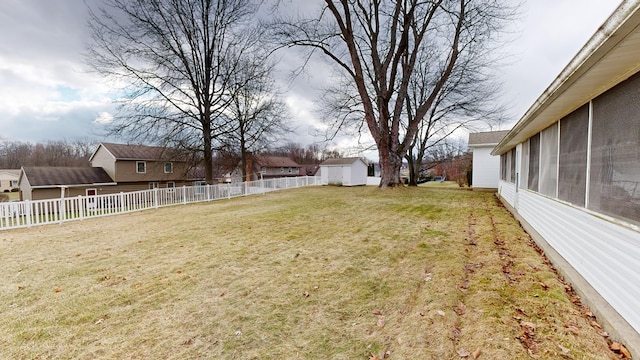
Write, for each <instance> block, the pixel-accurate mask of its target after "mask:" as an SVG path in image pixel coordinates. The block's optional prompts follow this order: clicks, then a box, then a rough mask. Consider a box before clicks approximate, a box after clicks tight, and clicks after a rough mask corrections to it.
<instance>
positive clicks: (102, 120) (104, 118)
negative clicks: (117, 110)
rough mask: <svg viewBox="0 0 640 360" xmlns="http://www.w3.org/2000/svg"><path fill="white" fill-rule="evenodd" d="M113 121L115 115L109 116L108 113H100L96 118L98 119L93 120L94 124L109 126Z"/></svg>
mask: <svg viewBox="0 0 640 360" xmlns="http://www.w3.org/2000/svg"><path fill="white" fill-rule="evenodd" d="M112 121H113V115H111V114H109V113H108V112H106V111H103V112H101V113H99V114H98V116H96V118H95V119H94V120H93V123H94V124H100V125H108V124H110V123H111V122H112Z"/></svg>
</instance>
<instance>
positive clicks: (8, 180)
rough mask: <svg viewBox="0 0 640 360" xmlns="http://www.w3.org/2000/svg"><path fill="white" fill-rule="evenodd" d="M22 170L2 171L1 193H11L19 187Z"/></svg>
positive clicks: (0, 180)
mask: <svg viewBox="0 0 640 360" xmlns="http://www.w3.org/2000/svg"><path fill="white" fill-rule="evenodd" d="M19 177H20V170H11V169H0V192H9V191H11V189H15V188H17V187H18V178H19Z"/></svg>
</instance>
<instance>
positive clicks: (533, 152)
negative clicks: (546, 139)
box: [527, 133, 540, 191]
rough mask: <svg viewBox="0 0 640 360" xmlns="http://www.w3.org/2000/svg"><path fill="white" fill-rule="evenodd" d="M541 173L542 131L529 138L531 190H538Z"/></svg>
mask: <svg viewBox="0 0 640 360" xmlns="http://www.w3.org/2000/svg"><path fill="white" fill-rule="evenodd" d="M539 173H540V133H537V134H535V135H534V136H532V137H531V138H530V139H529V174H528V175H529V176H528V182H527V185H528V186H529V190H533V191H538V174H539Z"/></svg>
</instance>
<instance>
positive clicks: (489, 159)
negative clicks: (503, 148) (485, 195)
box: [469, 130, 509, 191]
mask: <svg viewBox="0 0 640 360" xmlns="http://www.w3.org/2000/svg"><path fill="white" fill-rule="evenodd" d="M508 132H509V131H508V130H501V131H485V132H477V133H470V134H469V150H470V151H471V152H472V153H473V162H472V163H473V177H472V181H471V184H472V185H473V189H474V190H488V191H495V190H498V182H499V181H500V157H499V156H495V155H491V151H492V150H493V148H494V147H495V146H496V145H498V143H499V142H500V140H502V138H503V137H504V136H505V135H507V133H508Z"/></svg>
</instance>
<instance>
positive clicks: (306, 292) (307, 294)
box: [302, 291, 310, 297]
mask: <svg viewBox="0 0 640 360" xmlns="http://www.w3.org/2000/svg"><path fill="white" fill-rule="evenodd" d="M309 295H310V294H309V292H308V291H305V292H303V293H302V296H304V297H309Z"/></svg>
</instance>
